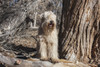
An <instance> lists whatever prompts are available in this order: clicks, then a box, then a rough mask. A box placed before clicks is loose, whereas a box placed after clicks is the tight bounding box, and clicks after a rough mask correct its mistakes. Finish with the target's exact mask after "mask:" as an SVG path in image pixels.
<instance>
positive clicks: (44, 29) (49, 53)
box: [38, 11, 58, 62]
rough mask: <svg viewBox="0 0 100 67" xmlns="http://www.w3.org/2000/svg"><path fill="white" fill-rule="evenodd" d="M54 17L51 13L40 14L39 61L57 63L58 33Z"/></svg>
mask: <svg viewBox="0 0 100 67" xmlns="http://www.w3.org/2000/svg"><path fill="white" fill-rule="evenodd" d="M56 25H57V22H56V15H55V14H54V13H53V12H52V11H46V12H44V13H42V14H41V25H40V28H39V44H38V50H39V51H38V53H39V56H40V59H41V60H50V61H51V62H58V33H57V29H56Z"/></svg>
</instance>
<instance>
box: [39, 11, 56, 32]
mask: <svg viewBox="0 0 100 67" xmlns="http://www.w3.org/2000/svg"><path fill="white" fill-rule="evenodd" d="M41 22H42V26H41V27H42V28H43V29H44V30H45V31H46V30H48V31H50V32H51V31H53V30H54V29H56V15H55V14H54V13H53V12H52V11H46V12H44V13H42V14H41Z"/></svg>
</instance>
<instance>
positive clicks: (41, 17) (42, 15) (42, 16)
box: [40, 13, 45, 22]
mask: <svg viewBox="0 0 100 67" xmlns="http://www.w3.org/2000/svg"><path fill="white" fill-rule="evenodd" d="M40 19H41V21H42V22H43V21H44V20H45V17H44V13H42V14H41V15H40Z"/></svg>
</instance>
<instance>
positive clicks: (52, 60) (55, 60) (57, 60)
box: [51, 59, 59, 63]
mask: <svg viewBox="0 0 100 67" xmlns="http://www.w3.org/2000/svg"><path fill="white" fill-rule="evenodd" d="M51 62H52V63H58V62H59V59H51Z"/></svg>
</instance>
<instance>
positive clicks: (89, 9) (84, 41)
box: [59, 0, 100, 62]
mask: <svg viewBox="0 0 100 67" xmlns="http://www.w3.org/2000/svg"><path fill="white" fill-rule="evenodd" d="M99 39H100V0H63V9H62V21H61V24H60V31H59V45H60V48H59V49H60V50H61V51H60V53H61V54H60V57H62V58H66V59H67V60H70V61H83V62H90V61H91V60H92V59H93V60H95V61H97V58H98V57H99V55H98V54H100V48H99V47H100V40H99Z"/></svg>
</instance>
